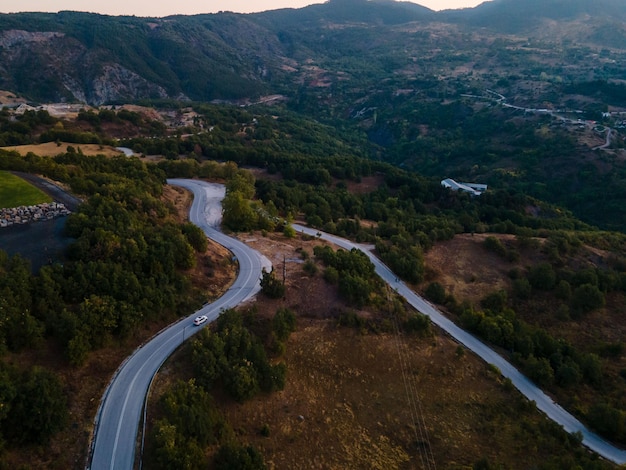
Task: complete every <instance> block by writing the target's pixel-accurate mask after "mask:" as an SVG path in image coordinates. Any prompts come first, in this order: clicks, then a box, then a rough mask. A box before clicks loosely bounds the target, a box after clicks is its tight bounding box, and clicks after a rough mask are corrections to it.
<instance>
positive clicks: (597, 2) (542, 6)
mask: <svg viewBox="0 0 626 470" xmlns="http://www.w3.org/2000/svg"><path fill="white" fill-rule="evenodd" d="M548 20H549V21H551V22H571V21H579V22H586V23H585V24H586V30H585V34H586V36H585V37H584V40H586V41H595V42H597V43H599V44H603V43H604V44H606V45H608V46H619V45H620V44H622V43H624V44H626V29H625V28H624V24H623V21H626V2H624V1H622V0H620V1H618V0H593V1H592V0H567V1H566V0H493V1H491V2H486V3H483V4H481V5H479V6H478V7H475V8H471V9H463V10H451V11H442V12H435V11H432V10H430V9H428V8H426V7H422V6H420V5H417V4H414V3H410V2H396V1H393V0H372V1H367V0H330V1H328V2H326V3H323V4H316V5H311V6H309V7H306V8H301V9H282V10H274V11H267V12H262V13H254V14H234V13H219V14H208V15H195V16H172V17H168V18H158V19H157V18H138V17H112V16H104V15H96V14H88V13H78V12H60V13H58V14H45V13H21V14H8V15H7V14H5V15H0V89H3V90H9V91H12V92H15V93H19V94H21V95H23V96H26V97H27V98H29V99H31V100H33V101H82V102H86V103H90V104H95V105H98V104H103V103H111V102H120V101H133V100H138V99H145V98H152V99H165V98H171V99H192V100H215V99H223V100H238V99H245V98H251V97H255V96H259V95H262V94H264V93H268V92H272V93H275V92H283V91H289V90H293V88H294V87H296V86H297V84H294V80H295V81H297V80H301V77H298V76H297V74H295V73H294V70H299V69H301V68H302V67H303V66H304V64H305V61H307V60H309V61H310V60H316V59H320V58H327V57H332V55H333V54H335V55H336V56H337V57H346V56H349V55H350V54H358V53H360V52H359V51H360V50H363V48H370V43H371V44H375V45H376V51H377V52H376V53H377V54H379V56H380V57H382V58H384V57H385V56H394V57H396V56H397V55H398V50H397V49H394V50H387V51H385V41H386V38H387V37H388V35H389V34H392V33H393V34H397V28H398V27H399V26H401V25H411V24H413V25H430V24H435V23H442V24H445V23H449V24H453V25H455V26H456V27H462V28H469V29H472V28H483V29H484V28H487V29H491V30H494V31H498V32H501V33H502V32H504V33H516V34H520V33H524V34H529V35H530V34H533V31H536V30H538V29H541V32H542V34H549V30H546V27H545V23H546V21H548ZM620 22H621V23H620ZM606 25H611V27H610V28H608V27H607V26H606ZM609 29H610V32H609ZM338 31H339V32H340V33H341V34H339V33H338ZM546 31H547V32H546ZM331 32H332V33H333V34H332V35H331V34H328V33H331ZM555 34H556V33H555ZM332 41H345V43H350V44H354V45H355V47H354V48H353V50H350V49H346V48H344V47H343V46H342V45H341V44H339V43H334V44H333V43H332ZM359 44H362V46H360V47H361V48H362V49H359V46H358V45H359ZM389 47H391V46H389ZM329 54H330V56H329ZM398 60H402V59H398Z"/></svg>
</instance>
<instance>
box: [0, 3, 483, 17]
mask: <svg viewBox="0 0 626 470" xmlns="http://www.w3.org/2000/svg"><path fill="white" fill-rule="evenodd" d="M482 2H483V0H416V1H415V0H414V2H413V3H418V4H420V5H422V6H425V7H428V8H431V9H433V10H444V9H447V8H465V7H474V6H476V5H478V4H480V3H482ZM313 3H324V1H321V0H320V1H316V0H183V1H180V0H179V1H176V0H174V1H159V0H1V1H0V13H16V12H20V11H46V12H57V11H59V10H75V11H89V12H93V13H101V14H105V15H136V16H157V17H158V16H168V15H175V14H180V15H195V14H197V13H215V12H218V11H235V12H239V13H250V12H253V11H265V10H275V9H277V8H301V7H303V6H306V5H311V4H313Z"/></svg>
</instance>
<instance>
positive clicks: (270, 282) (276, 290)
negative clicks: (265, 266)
mask: <svg viewBox="0 0 626 470" xmlns="http://www.w3.org/2000/svg"><path fill="white" fill-rule="evenodd" d="M261 292H263V293H264V294H265V295H267V296H268V297H269V298H271V299H280V298H281V297H284V296H285V285H284V284H283V283H282V281H279V280H278V279H276V276H275V275H274V271H270V272H267V271H265V270H263V273H262V275H261Z"/></svg>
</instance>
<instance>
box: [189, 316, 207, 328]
mask: <svg viewBox="0 0 626 470" xmlns="http://www.w3.org/2000/svg"><path fill="white" fill-rule="evenodd" d="M208 319H209V318H208V317H207V316H206V315H200V316H199V317H196V318H194V320H193V324H194V325H196V326H198V325H202V324H203V323H204V322H205V321H207V320H208Z"/></svg>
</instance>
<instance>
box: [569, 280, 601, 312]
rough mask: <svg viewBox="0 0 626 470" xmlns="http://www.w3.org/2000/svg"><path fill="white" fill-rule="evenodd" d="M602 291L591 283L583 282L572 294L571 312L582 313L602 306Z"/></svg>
mask: <svg viewBox="0 0 626 470" xmlns="http://www.w3.org/2000/svg"><path fill="white" fill-rule="evenodd" d="M604 302H605V298H604V293H603V292H602V291H601V290H600V289H598V286H595V285H593V284H583V285H581V286H579V287H577V288H576V289H574V293H573V295H572V312H573V313H576V314H578V315H582V314H585V313H588V312H591V311H592V310H595V309H597V308H601V307H604Z"/></svg>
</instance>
